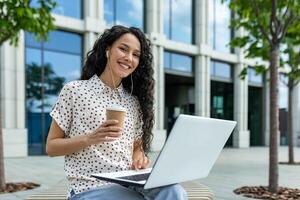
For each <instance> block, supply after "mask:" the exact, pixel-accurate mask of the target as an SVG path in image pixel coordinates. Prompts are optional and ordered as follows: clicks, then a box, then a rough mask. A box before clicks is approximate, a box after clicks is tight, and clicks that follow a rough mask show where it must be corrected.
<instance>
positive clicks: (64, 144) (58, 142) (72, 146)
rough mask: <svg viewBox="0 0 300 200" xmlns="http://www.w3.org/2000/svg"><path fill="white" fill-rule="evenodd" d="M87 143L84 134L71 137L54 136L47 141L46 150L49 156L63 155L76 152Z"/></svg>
mask: <svg viewBox="0 0 300 200" xmlns="http://www.w3.org/2000/svg"><path fill="white" fill-rule="evenodd" d="M89 145H90V144H89V142H88V138H87V137H86V136H85V135H81V136H76V137H73V138H55V139H51V140H50V141H48V142H47V147H46V151H47V154H48V155H49V156H64V155H69V154H72V153H75V152H78V151H80V150H82V149H84V148H86V147H88V146H89Z"/></svg>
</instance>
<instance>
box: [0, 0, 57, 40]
mask: <svg viewBox="0 0 300 200" xmlns="http://www.w3.org/2000/svg"><path fill="white" fill-rule="evenodd" d="M55 6H56V3H55V1H54V0H35V1H33V2H32V1H31V0H1V1H0V45H1V44H2V43H3V42H5V41H7V40H10V43H11V44H14V45H16V44H17V43H18V34H19V31H20V30H25V31H27V32H30V33H34V34H35V35H36V36H37V37H38V38H39V39H41V38H42V39H46V38H47V33H48V32H49V31H51V30H54V29H55V26H54V18H53V17H52V16H51V10H52V9H53V8H54V7H55Z"/></svg>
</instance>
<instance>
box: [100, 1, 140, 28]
mask: <svg viewBox="0 0 300 200" xmlns="http://www.w3.org/2000/svg"><path fill="white" fill-rule="evenodd" d="M104 18H105V21H106V23H107V25H109V26H113V25H123V26H127V27H130V26H134V27H137V28H140V29H141V30H143V29H144V1H143V0H104Z"/></svg>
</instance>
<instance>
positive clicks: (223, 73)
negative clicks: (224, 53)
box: [210, 61, 232, 80]
mask: <svg viewBox="0 0 300 200" xmlns="http://www.w3.org/2000/svg"><path fill="white" fill-rule="evenodd" d="M210 74H211V75H212V76H213V77H219V78H225V79H230V80H231V79H232V66H231V65H230V64H228V63H224V62H219V61H211V68H210Z"/></svg>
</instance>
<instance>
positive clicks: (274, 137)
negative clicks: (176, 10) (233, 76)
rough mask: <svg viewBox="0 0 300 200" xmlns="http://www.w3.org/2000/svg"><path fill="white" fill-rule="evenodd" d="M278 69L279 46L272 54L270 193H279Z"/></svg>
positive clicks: (273, 49) (276, 46) (275, 47)
mask: <svg viewBox="0 0 300 200" xmlns="http://www.w3.org/2000/svg"><path fill="white" fill-rule="evenodd" d="M278 67H279V45H275V46H274V47H273V48H272V50H271V52H270V151H269V154H270V155H269V191H270V192H273V193H276V192H277V191H278V133H279V129H278V125H279V121H278V119H279V115H278Z"/></svg>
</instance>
